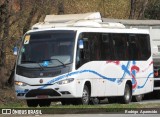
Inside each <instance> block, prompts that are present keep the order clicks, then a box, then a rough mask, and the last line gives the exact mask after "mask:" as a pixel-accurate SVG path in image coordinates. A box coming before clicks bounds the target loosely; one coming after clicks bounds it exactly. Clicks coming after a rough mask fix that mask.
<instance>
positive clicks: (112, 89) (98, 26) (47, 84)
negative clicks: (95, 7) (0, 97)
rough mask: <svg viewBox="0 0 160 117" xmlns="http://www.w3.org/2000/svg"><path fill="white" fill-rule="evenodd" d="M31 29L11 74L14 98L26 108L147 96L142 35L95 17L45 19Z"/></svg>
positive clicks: (147, 60) (146, 41)
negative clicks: (56, 101) (13, 75)
mask: <svg viewBox="0 0 160 117" xmlns="http://www.w3.org/2000/svg"><path fill="white" fill-rule="evenodd" d="M70 17H72V18H73V19H71V18H70ZM47 18H48V19H47ZM32 28H33V29H32V30H30V31H28V32H27V33H26V34H25V35H24V37H23V40H22V45H21V47H20V49H19V54H18V59H17V64H16V70H15V92H16V96H17V98H19V99H25V100H26V101H27V105H28V106H29V107H36V106H38V105H39V106H50V104H51V101H54V100H59V101H61V103H62V104H63V105H65V104H89V103H93V104H97V103H98V102H99V100H101V99H103V98H106V97H108V99H109V101H111V100H112V99H113V98H115V97H116V98H117V100H118V101H120V102H122V103H129V102H130V101H131V99H132V96H133V97H134V98H135V99H136V101H140V100H141V99H142V95H143V94H146V93H149V92H152V91H153V83H154V80H153V60H152V56H151V47H150V36H149V32H148V31H146V30H139V29H125V27H124V26H123V25H122V24H119V23H107V22H102V20H101V17H100V14H99V13H86V14H77V15H59V16H57V15H54V16H47V17H46V19H45V22H43V23H38V24H36V25H34V26H33V27H32Z"/></svg>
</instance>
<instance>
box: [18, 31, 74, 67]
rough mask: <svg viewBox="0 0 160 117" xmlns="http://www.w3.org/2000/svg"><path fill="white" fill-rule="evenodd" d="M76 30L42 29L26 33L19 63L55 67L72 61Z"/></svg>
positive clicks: (21, 64)
mask: <svg viewBox="0 0 160 117" xmlns="http://www.w3.org/2000/svg"><path fill="white" fill-rule="evenodd" d="M75 35H76V31H67V30H59V31H40V32H34V33H29V34H26V35H25V37H24V41H23V44H22V47H21V49H20V55H19V59H18V65H20V66H23V67H30V68H37V67H40V66H41V67H55V66H61V65H63V66H64V65H66V64H69V63H72V61H73V50H74V40H75Z"/></svg>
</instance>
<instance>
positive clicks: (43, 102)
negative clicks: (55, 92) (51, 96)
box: [39, 100, 51, 107]
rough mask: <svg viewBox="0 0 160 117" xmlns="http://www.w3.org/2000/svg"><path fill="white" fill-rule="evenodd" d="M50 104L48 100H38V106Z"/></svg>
mask: <svg viewBox="0 0 160 117" xmlns="http://www.w3.org/2000/svg"><path fill="white" fill-rule="evenodd" d="M50 105H51V101H50V100H39V106H40V107H49V106H50Z"/></svg>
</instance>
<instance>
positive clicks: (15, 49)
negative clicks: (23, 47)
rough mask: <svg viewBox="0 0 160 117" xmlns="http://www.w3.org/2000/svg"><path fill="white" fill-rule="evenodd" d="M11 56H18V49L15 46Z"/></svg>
mask: <svg viewBox="0 0 160 117" xmlns="http://www.w3.org/2000/svg"><path fill="white" fill-rule="evenodd" d="M13 54H14V55H18V47H17V46H15V47H14V48H13Z"/></svg>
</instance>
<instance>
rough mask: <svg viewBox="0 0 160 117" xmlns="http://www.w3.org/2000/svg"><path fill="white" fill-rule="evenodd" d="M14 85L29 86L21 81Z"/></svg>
mask: <svg viewBox="0 0 160 117" xmlns="http://www.w3.org/2000/svg"><path fill="white" fill-rule="evenodd" d="M14 84H15V85H18V86H26V85H27V84H26V83H24V82H20V81H15V82H14Z"/></svg>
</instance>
